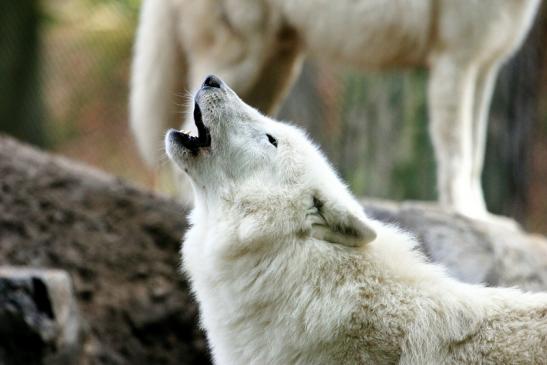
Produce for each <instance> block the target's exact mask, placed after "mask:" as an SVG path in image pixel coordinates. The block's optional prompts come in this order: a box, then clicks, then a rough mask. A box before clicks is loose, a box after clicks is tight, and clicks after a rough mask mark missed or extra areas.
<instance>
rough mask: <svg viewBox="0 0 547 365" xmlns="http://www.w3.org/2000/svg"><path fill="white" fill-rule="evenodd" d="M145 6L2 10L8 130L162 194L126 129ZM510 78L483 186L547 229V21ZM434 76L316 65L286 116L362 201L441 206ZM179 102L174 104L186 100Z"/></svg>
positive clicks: (494, 117)
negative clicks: (431, 99)
mask: <svg viewBox="0 0 547 365" xmlns="http://www.w3.org/2000/svg"><path fill="white" fill-rule="evenodd" d="M139 3H140V0H42V1H38V0H19V1H3V2H1V3H0V47H1V48H0V49H2V51H1V53H0V129H1V130H3V131H5V132H7V133H10V134H12V135H14V136H16V137H17V138H20V139H23V140H26V141H28V142H31V143H34V144H37V145H39V146H43V147H47V148H48V149H51V150H53V151H56V152H59V153H61V154H64V155H67V156H69V157H72V158H76V159H80V160H83V161H85V162H87V163H89V164H92V165H95V166H97V167H99V168H102V169H105V170H107V171H109V172H112V173H114V174H116V175H119V176H121V177H124V178H128V179H130V180H133V181H137V182H139V183H141V184H144V185H147V186H152V185H153V183H154V181H153V180H154V179H153V177H152V174H151V172H150V171H149V170H148V169H147V168H146V167H145V166H144V165H143V164H142V162H141V160H140V159H139V156H138V154H137V152H136V149H135V147H134V145H133V140H132V138H131V135H130V133H129V131H128V124H127V94H128V73H129V67H130V60H131V49H132V41H133V37H134V31H135V27H136V24H137V20H138V8H139ZM545 8H546V6H543V10H542V13H541V15H540V16H539V17H538V20H537V22H536V25H535V27H534V29H533V31H532V33H531V35H530V37H529V39H528V41H527V42H526V44H525V46H524V47H523V49H522V50H521V51H520V52H519V54H518V55H517V56H516V57H515V58H514V59H513V60H512V61H511V62H510V63H509V64H508V65H506V67H505V68H504V69H503V71H502V73H501V75H500V77H499V79H498V83H497V88H496V93H495V97H494V104H493V108H492V113H491V120H490V122H491V123H490V128H489V139H488V156H487V162H486V168H485V173H484V185H485V190H486V193H487V200H488V203H489V206H490V207H491V209H492V210H493V211H495V212H497V213H503V214H507V215H511V216H514V217H516V218H518V219H519V220H521V221H522V222H524V223H525V224H526V225H527V226H528V227H529V228H530V229H531V230H535V231H542V232H544V233H545V232H547V222H546V218H547V204H546V203H547V184H546V181H547V52H545V51H544V49H545V48H546V45H547V29H546V28H547V16H546V10H545ZM426 77H427V73H426V72H425V71H423V70H422V71H419V70H418V71H412V72H404V73H403V72H394V73H389V74H386V73H377V74H366V75H365V74H362V73H356V72H355V71H351V70H338V69H335V68H333V67H332V66H330V65H327V64H319V63H308V64H307V65H306V67H305V69H304V72H303V74H302V76H301V77H300V79H299V80H298V82H297V84H296V86H295V88H294V89H293V91H292V93H291V95H290V97H289V98H288V100H287V102H286V103H285V105H284V107H283V109H282V111H281V113H280V116H281V117H282V118H284V119H288V120H292V121H294V122H297V123H299V124H302V125H303V126H305V127H306V128H307V129H308V130H309V131H310V134H311V135H312V136H313V137H314V139H315V140H316V141H317V142H318V143H319V144H320V145H321V146H322V147H323V148H324V150H325V151H326V153H327V154H328V156H329V158H331V160H332V161H333V162H334V163H335V165H336V166H337V168H338V169H339V171H340V172H341V174H342V175H343V177H344V178H345V179H346V180H347V181H348V182H349V183H350V184H351V187H352V189H353V190H354V192H356V193H357V194H366V195H369V196H374V197H380V198H390V199H398V200H400V199H419V200H424V199H425V200H431V199H434V198H435V195H436V194H435V191H434V189H433V187H434V186H435V185H434V184H435V183H434V175H435V174H434V169H435V164H434V157H433V153H432V149H431V143H430V141H429V137H428V135H427V120H428V116H427V108H426V104H425V103H426V94H425V80H426ZM183 100H184V98H183V96H182V95H173V103H182V102H183Z"/></svg>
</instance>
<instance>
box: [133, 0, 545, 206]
mask: <svg viewBox="0 0 547 365" xmlns="http://www.w3.org/2000/svg"><path fill="white" fill-rule="evenodd" d="M539 3H540V1H539V0H396V1H389V2H386V1H384V0H358V1H349V0H342V1H331V0H319V1H291V0H220V1H219V0H201V1H189V0H168V1H166V0H145V1H144V4H143V8H142V12H141V20H140V26H139V30H138V36H137V43H136V49H135V58H134V65H133V78H132V79H133V81H132V88H131V124H132V128H133V131H134V133H135V136H136V138H137V141H138V145H139V147H140V149H141V151H142V153H143V156H144V157H145V158H146V159H147V160H148V161H149V162H150V163H151V164H155V163H156V162H157V159H158V156H159V151H160V148H159V146H160V144H161V136H162V134H163V131H164V130H166V129H167V128H168V127H175V126H177V124H178V123H180V122H178V121H176V120H175V119H173V118H172V117H173V115H174V114H175V113H173V109H174V106H175V103H174V102H173V97H172V95H173V94H174V93H175V91H176V90H177V85H178V84H177V80H178V79H181V80H178V82H179V83H180V82H182V83H183V84H185V85H186V89H190V90H194V89H195V88H197V87H198V86H199V84H200V83H201V80H202V79H203V78H204V77H205V75H207V74H208V73H211V72H213V73H216V74H218V75H220V76H221V77H222V78H224V79H225V80H226V81H227V82H228V83H229V84H230V85H232V87H233V88H234V90H235V91H236V92H237V93H238V94H239V95H241V96H242V98H243V100H245V101H246V102H248V103H249V104H251V105H253V106H255V107H257V108H258V109H259V110H261V111H262V112H264V113H273V112H275V110H276V109H277V107H278V106H279V103H280V101H281V100H283V97H284V96H285V93H286V91H287V88H288V87H289V86H290V85H291V84H292V82H293V80H294V78H295V76H296V75H297V74H298V71H299V69H300V66H301V64H302V60H303V56H304V53H305V52H307V53H310V54H312V55H313V56H316V57H319V58H323V59H326V60H329V61H332V62H335V63H338V64H341V65H349V66H353V67H356V68H360V69H386V68H394V67H397V68H401V67H416V66H427V67H429V69H430V78H429V96H428V99H429V111H430V113H429V114H430V119H431V124H430V130H431V136H432V139H433V145H434V149H435V154H436V159H437V171H438V172H437V180H438V190H439V198H440V202H441V203H442V204H443V205H444V206H445V207H447V208H452V209H455V210H456V211H458V212H461V213H464V214H466V215H468V216H475V217H476V216H484V214H485V213H486V208H485V203H484V198H483V193H482V188H481V182H480V176H481V171H482V165H483V159H484V149H485V131H486V124H487V119H488V109H489V104H490V99H491V95H492V91H493V85H494V80H495V77H496V74H497V72H498V70H499V68H500V65H501V64H502V63H503V62H504V61H505V60H507V58H509V56H510V55H511V54H512V53H513V52H514V51H515V50H516V49H517V48H518V47H519V46H520V45H521V44H522V42H523V39H524V38H525V36H526V34H527V32H528V30H529V28H530V26H531V23H532V20H533V16H534V14H535V12H536V10H537V8H538V5H539ZM190 126H191V124H190V123H188V127H190Z"/></svg>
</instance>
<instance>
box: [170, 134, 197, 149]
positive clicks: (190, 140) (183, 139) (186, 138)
mask: <svg viewBox="0 0 547 365" xmlns="http://www.w3.org/2000/svg"><path fill="white" fill-rule="evenodd" d="M174 133H175V134H174V136H175V139H176V140H177V142H178V143H180V144H182V145H183V146H184V147H186V148H188V149H189V150H190V151H191V152H192V153H193V154H196V153H197V152H198V150H199V147H200V146H199V141H198V138H197V137H194V136H191V135H189V134H186V133H182V132H179V131H174Z"/></svg>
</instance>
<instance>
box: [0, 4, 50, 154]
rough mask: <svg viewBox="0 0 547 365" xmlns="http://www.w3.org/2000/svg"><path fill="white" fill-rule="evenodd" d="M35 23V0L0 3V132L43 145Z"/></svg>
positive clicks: (37, 30)
mask: <svg viewBox="0 0 547 365" xmlns="http://www.w3.org/2000/svg"><path fill="white" fill-rule="evenodd" d="M39 23H40V10H39V2H38V0H17V1H13V0H3V1H0V49H1V52H0V130H2V131H5V132H7V133H9V134H11V135H13V136H15V137H17V138H19V139H22V140H25V141H28V142H31V143H34V144H37V145H44V144H45V143H46V135H45V128H44V126H43V124H44V105H43V103H42V99H41V94H40V79H39V72H38V69H39V59H40V57H39V53H40V52H39V44H40V42H39Z"/></svg>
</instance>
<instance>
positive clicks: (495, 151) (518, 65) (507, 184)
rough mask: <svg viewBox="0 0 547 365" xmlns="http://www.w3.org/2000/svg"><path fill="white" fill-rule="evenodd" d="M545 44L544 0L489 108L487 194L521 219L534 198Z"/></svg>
mask: <svg viewBox="0 0 547 365" xmlns="http://www.w3.org/2000/svg"><path fill="white" fill-rule="evenodd" d="M546 46H547V7H546V6H545V5H543V6H542V9H540V13H539V14H538V16H537V18H536V21H535V24H534V27H533V28H532V30H531V32H530V34H529V35H528V38H527V40H526V42H525V43H524V45H523V47H522V48H521V49H520V50H519V52H518V53H517V54H516V55H515V57H513V58H512V59H511V60H510V62H509V63H508V64H507V65H506V66H505V67H504V68H503V69H502V71H501V73H500V75H499V77H498V82H497V86H496V91H495V94H494V99H493V104H492V108H491V113H490V125H489V131H488V147H487V155H486V162H485V170H484V174H483V183H484V187H485V193H486V198H487V201H488V203H489V207H490V208H491V210H493V211H494V212H497V213H502V214H504V215H509V216H512V217H514V218H516V219H518V220H519V221H523V220H524V219H525V218H526V217H527V212H528V208H529V203H530V197H529V190H530V189H529V187H530V184H531V181H530V180H531V178H532V176H531V161H532V151H533V146H534V140H535V134H536V132H537V130H538V128H539V127H540V124H539V122H540V120H539V119H540V115H539V105H540V96H541V89H542V88H541V82H542V74H543V73H544V72H545V71H546V67H547V63H546V61H545V56H546V55H547V53H546V52H545V47H546Z"/></svg>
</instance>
